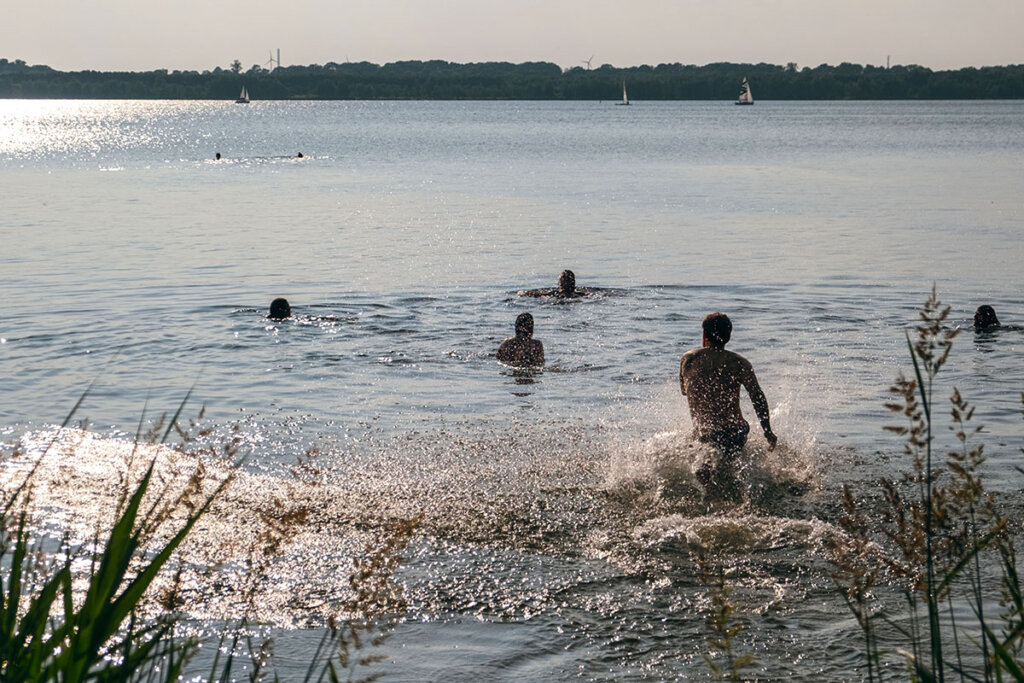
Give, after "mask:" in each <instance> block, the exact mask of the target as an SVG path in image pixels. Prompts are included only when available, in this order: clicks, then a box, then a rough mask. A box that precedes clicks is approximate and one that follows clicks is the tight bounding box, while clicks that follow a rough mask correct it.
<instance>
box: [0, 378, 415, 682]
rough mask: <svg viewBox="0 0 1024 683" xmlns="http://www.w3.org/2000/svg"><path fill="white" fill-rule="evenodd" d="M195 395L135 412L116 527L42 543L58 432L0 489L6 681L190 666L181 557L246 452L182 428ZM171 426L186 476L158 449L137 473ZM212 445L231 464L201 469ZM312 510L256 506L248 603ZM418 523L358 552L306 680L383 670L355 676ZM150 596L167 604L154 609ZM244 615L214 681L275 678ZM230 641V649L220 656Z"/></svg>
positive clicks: (1, 641)
mask: <svg viewBox="0 0 1024 683" xmlns="http://www.w3.org/2000/svg"><path fill="white" fill-rule="evenodd" d="M190 393H191V392H190ZM87 394H88V390H87V391H86V392H85V393H84V394H83V396H82V398H81V399H79V401H78V403H77V404H76V405H75V408H74V409H73V410H72V411H71V413H69V415H68V416H67V418H66V419H65V420H64V423H63V424H62V425H61V429H60V430H58V432H56V433H57V434H60V433H62V432H63V431H64V429H65V428H67V426H68V424H69V423H70V421H71V419H72V416H73V415H74V414H75V412H76V411H77V410H78V408H79V406H80V405H81V404H82V401H83V400H84V398H85V396H86V395H87ZM188 399H189V396H188V395H186V397H185V399H184V400H183V401H182V402H181V405H179V407H178V409H177V411H176V412H175V414H174V415H173V416H172V417H171V418H170V419H169V420H167V419H166V417H165V418H161V419H160V420H158V421H157V422H156V424H155V425H154V426H153V427H151V428H150V429H149V430H148V431H147V432H146V433H145V434H143V429H142V425H143V424H144V423H145V417H144V415H143V418H142V419H140V422H139V425H140V426H139V429H138V433H137V435H136V440H135V449H134V450H133V452H132V454H131V456H130V457H129V473H128V474H127V475H123V476H122V480H121V486H122V494H121V496H120V498H119V500H118V503H117V506H116V513H115V515H114V520H113V522H112V524H111V526H110V529H109V531H107V532H106V533H102V534H101V533H100V532H99V531H97V532H96V533H95V534H94V536H93V538H92V539H91V541H90V542H87V543H78V544H76V543H73V542H72V540H71V538H70V534H67V533H66V534H65V536H64V538H63V541H62V542H61V543H60V547H59V549H58V550H57V551H54V548H53V547H52V545H53V544H52V543H50V546H49V547H48V546H45V544H44V540H43V539H42V538H40V537H37V536H36V535H35V533H34V530H33V518H32V493H33V481H34V479H35V478H36V476H37V473H38V472H39V468H40V465H41V464H42V462H43V460H44V459H45V458H46V457H47V456H48V454H49V452H50V450H51V449H52V448H53V445H54V443H55V442H56V439H57V436H55V437H54V438H53V439H52V440H51V441H50V442H49V444H48V445H47V446H46V448H45V449H44V452H43V454H42V455H41V456H39V458H38V459H37V460H36V462H35V463H34V464H33V465H32V466H31V467H30V468H29V470H28V472H27V473H26V474H25V475H24V476H23V477H22V478H21V479H20V480H19V481H17V482H14V483H11V484H9V485H8V489H10V490H9V491H5V492H4V493H3V498H2V499H0V681H28V680H32V681H62V682H68V683H73V682H77V681H161V680H162V681H174V680H179V678H180V677H181V676H182V674H183V672H185V671H186V666H187V665H188V663H189V662H190V661H191V660H192V659H193V657H194V656H195V654H196V653H197V651H198V648H199V642H198V641H197V639H196V638H194V637H186V638H183V637H179V636H177V635H176V634H177V633H178V632H179V629H178V627H179V625H180V624H181V621H182V620H183V619H184V615H183V614H181V612H180V608H179V606H180V605H181V604H182V600H180V586H181V585H182V569H181V567H180V566H179V567H177V568H176V567H175V566H174V562H175V559H174V558H175V556H176V552H177V551H178V550H179V549H180V548H181V546H182V544H183V543H185V542H186V539H187V538H188V537H189V536H190V534H191V533H192V532H193V530H194V529H195V528H196V525H197V523H198V522H199V521H200V520H201V519H202V518H203V517H204V516H205V515H207V514H208V512H209V511H210V509H211V506H213V505H214V503H215V501H217V500H218V499H220V498H222V496H223V493H224V492H225V491H226V490H227V488H228V487H229V486H230V485H231V483H232V481H233V480H234V479H235V478H236V472H237V466H238V465H239V464H240V462H241V459H240V458H239V457H238V446H239V443H240V440H239V439H238V438H237V436H236V437H235V438H231V439H229V440H228V441H227V443H223V444H220V445H218V446H201V447H197V446H195V444H196V443H197V442H198V441H199V440H200V438H201V437H206V436H209V432H208V431H206V430H204V429H202V428H201V427H199V423H198V422H192V423H191V424H190V426H188V427H187V428H183V427H182V426H181V422H180V420H181V414H182V411H183V409H184V408H185V405H186V403H187V401H188ZM201 417H202V413H201V412H200V418H201ZM172 435H177V436H178V437H179V440H180V443H177V444H176V445H175V446H176V447H177V448H180V449H185V448H186V447H190V450H189V453H190V454H191V455H194V456H196V458H195V462H196V467H195V470H194V472H192V474H191V475H190V476H189V477H187V480H186V481H185V482H184V484H180V483H179V484H177V485H175V484H173V483H172V482H169V481H163V480H161V479H160V477H159V476H158V474H157V471H156V459H154V460H153V461H151V462H149V463H148V464H146V465H145V466H144V468H143V469H142V471H141V474H140V475H139V476H138V477H137V478H136V477H133V476H132V473H131V470H132V468H133V464H134V461H135V460H136V456H137V454H138V452H139V450H140V445H141V444H143V443H145V442H153V443H157V444H161V445H163V446H164V447H169V445H168V439H170V438H171V437H172ZM21 454H22V453H21V447H20V446H14V447H13V448H11V449H5V452H4V453H3V454H2V455H3V456H5V457H16V456H19V455H21ZM210 456H213V458H215V459H216V461H217V463H218V464H220V465H223V464H225V463H226V464H228V465H229V466H228V467H226V468H224V467H215V468H208V467H205V466H204V465H203V463H204V461H209V460H210ZM311 469H315V468H314V467H313V466H312V465H310V464H309V462H308V461H303V462H300V466H299V468H297V472H298V470H301V472H298V473H297V474H296V476H297V477H300V476H301V477H305V478H306V479H309V478H310V477H312V478H314V479H315V478H317V477H316V476H315V473H314V475H310V470H311ZM215 471H216V472H218V474H214V472H215ZM307 514H308V510H307V509H305V508H303V506H302V504H300V505H298V506H297V507H296V506H286V505H284V504H278V505H276V506H272V507H271V508H270V509H269V510H268V511H264V512H261V514H260V515H259V522H258V523H259V524H260V528H261V531H260V532H259V534H258V535H257V542H256V543H255V544H254V545H253V546H252V547H251V548H250V549H249V558H248V561H247V569H248V570H249V571H248V572H247V575H248V576H249V577H251V581H250V584H251V585H248V586H247V587H245V589H244V590H243V598H245V602H244V603H243V604H249V605H252V604H254V603H255V600H256V598H255V593H256V589H255V587H256V585H257V583H258V582H259V581H260V580H261V579H262V578H265V576H266V568H267V567H268V566H269V564H270V563H271V562H273V560H274V558H275V557H276V556H278V554H279V553H280V552H281V551H282V549H283V548H284V546H285V545H286V544H287V542H288V539H289V538H290V537H291V536H292V535H293V534H294V533H295V532H296V531H297V530H298V528H299V527H300V526H301V525H302V524H303V523H304V522H305V520H306V517H307ZM417 523H418V520H410V521H405V522H400V523H396V524H395V525H393V527H392V528H390V529H388V530H387V531H386V533H385V534H384V536H383V538H382V540H380V541H379V543H378V544H377V545H376V546H374V547H370V548H367V550H366V553H365V555H364V556H363V557H360V558H357V561H356V568H355V570H354V572H353V574H352V575H351V578H350V586H351V589H352V594H353V597H352V598H351V599H350V600H349V601H347V602H346V603H345V604H344V605H341V606H340V607H339V609H338V616H337V617H335V618H332V619H331V620H330V624H329V625H328V628H326V629H325V636H324V641H323V643H322V644H321V649H320V651H318V652H317V655H316V656H315V657H314V658H313V659H312V660H311V662H310V665H309V670H308V672H307V675H306V680H316V681H320V680H324V679H325V678H327V679H329V680H331V681H336V680H349V681H368V680H374V679H375V678H376V677H377V676H378V675H379V674H372V675H368V676H363V677H362V678H360V677H359V675H360V672H362V671H365V670H366V669H365V667H368V666H370V665H371V664H373V663H376V662H377V661H379V660H380V657H379V656H378V655H374V654H372V653H370V654H367V653H366V650H368V649H369V648H373V647H376V646H378V645H380V644H381V643H382V642H383V638H384V637H386V634H387V627H388V623H389V622H388V616H387V615H388V614H389V611H388V610H389V609H392V608H394V605H395V604H398V603H399V602H400V591H399V589H398V588H397V587H396V585H395V584H394V582H393V581H392V576H393V573H394V571H395V570H396V568H397V567H398V566H399V563H400V561H401V557H402V555H401V554H402V551H403V550H404V548H405V546H406V544H407V543H408V541H409V539H410V538H411V535H412V533H413V531H414V530H415V528H416V525H417ZM168 575H170V581H169V582H168V581H164V583H167V584H168V587H166V588H164V589H162V590H158V588H157V582H156V579H157V577H158V576H164V577H165V579H166V578H167V577H168ZM154 600H155V601H156V602H157V604H158V606H159V608H160V609H159V614H158V616H155V617H154V616H152V603H153V601H154ZM147 602H148V604H147ZM247 617H248V615H246V616H243V618H242V619H241V620H240V621H239V622H237V623H235V624H234V625H233V626H231V625H228V626H225V627H224V629H223V631H222V634H221V636H220V643H219V646H218V648H217V655H216V656H215V657H214V661H213V665H212V667H211V669H210V670H209V674H208V679H209V680H231V679H233V678H235V677H237V676H238V674H237V673H236V672H237V669H238V668H240V667H243V666H244V668H245V669H246V671H245V672H244V673H243V674H242V675H243V676H244V677H245V678H248V679H249V680H251V681H261V680H277V675H276V673H274V665H273V643H272V641H271V640H269V639H263V640H258V639H254V638H253V637H252V636H251V635H250V634H249V632H248V628H247V626H248V618H247ZM229 643H230V644H229ZM221 652H226V656H225V657H223V658H222V657H221Z"/></svg>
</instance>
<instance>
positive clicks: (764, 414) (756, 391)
mask: <svg viewBox="0 0 1024 683" xmlns="http://www.w3.org/2000/svg"><path fill="white" fill-rule="evenodd" d="M744 370H745V372H744V379H743V386H745V387H746V388H747V393H748V394H749V395H750V402H751V403H753V404H754V412H755V413H757V419H759V420H760V421H761V429H762V430H763V431H764V438H765V439H766V440H767V441H768V450H771V449H773V448H775V444H776V443H778V441H779V437H777V436H775V432H773V431H772V424H771V415H769V413H768V399H767V398H765V395H764V392H763V391H762V390H761V385H760V384H758V383H757V376H756V375H754V369H753V367H751V366H750V363H745V364H744Z"/></svg>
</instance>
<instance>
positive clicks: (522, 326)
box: [516, 313, 533, 336]
mask: <svg viewBox="0 0 1024 683" xmlns="http://www.w3.org/2000/svg"><path fill="white" fill-rule="evenodd" d="M520 333H522V334H533V316H532V315H530V314H529V313H520V314H519V317H517V318H516V335H517V336H518V335H519V334H520Z"/></svg>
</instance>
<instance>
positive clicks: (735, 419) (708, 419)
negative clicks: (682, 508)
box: [679, 313, 778, 489]
mask: <svg viewBox="0 0 1024 683" xmlns="http://www.w3.org/2000/svg"><path fill="white" fill-rule="evenodd" d="M702 327H703V329H704V334H703V346H702V347H701V348H699V349H693V350H691V351H687V352H686V354H684V355H683V359H682V361H680V363H679V389H680V391H682V393H683V396H685V397H686V400H687V402H688V403H689V406H690V419H691V421H692V422H693V428H694V436H695V437H696V439H697V441H700V442H701V443H706V444H709V445H711V446H713V447H714V448H715V449H716V450H717V451H718V452H719V453H718V455H719V459H718V462H717V463H716V462H710V463H708V464H706V465H704V466H702V467H701V468H700V470H698V472H697V479H698V480H699V481H700V482H701V484H703V485H704V487H705V489H707V488H708V487H709V486H710V485H712V484H714V483H716V481H717V480H719V479H720V475H727V474H728V473H729V472H730V470H731V469H732V467H733V465H734V463H735V460H736V456H737V455H739V453H740V451H741V450H742V449H743V446H744V445H745V444H746V443H747V434H748V433H749V432H750V425H749V424H747V421H746V420H744V419H743V413H742V412H741V411H740V387H741V386H742V387H745V388H746V390H747V393H748V394H749V395H750V400H751V402H752V403H753V404H754V410H755V412H756V413H757V417H758V419H760V421H761V429H762V430H764V438H765V439H767V440H768V449H769V450H771V449H773V448H775V444H776V443H777V442H778V437H776V436H775V434H774V432H772V427H771V420H770V416H769V413H768V400H767V399H766V398H765V395H764V392H763V391H762V390H761V386H760V385H759V384H758V383H757V377H756V376H755V375H754V368H753V367H752V366H751V365H750V361H748V360H747V359H746V358H744V357H743V356H741V355H739V354H738V353H733V352H732V351H726V350H725V345H726V343H728V341H729V338H730V337H731V336H732V322H731V321H730V320H729V317H728V316H727V315H725V314H724V313H712V314H711V315H709V316H707V317H706V318H704V322H703V323H702Z"/></svg>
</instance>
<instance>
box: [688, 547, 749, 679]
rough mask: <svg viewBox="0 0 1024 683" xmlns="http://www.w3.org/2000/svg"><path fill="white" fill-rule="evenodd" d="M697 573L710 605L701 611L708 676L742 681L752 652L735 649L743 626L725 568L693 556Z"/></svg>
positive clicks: (700, 556)
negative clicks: (703, 620)
mask: <svg viewBox="0 0 1024 683" xmlns="http://www.w3.org/2000/svg"><path fill="white" fill-rule="evenodd" d="M697 576H698V579H699V580H700V582H701V583H702V584H703V585H704V586H705V587H706V588H707V589H708V597H709V599H710V604H709V606H708V609H707V611H706V614H705V622H704V623H705V628H706V631H705V633H706V636H705V639H706V640H707V643H708V645H709V646H710V648H711V654H706V655H704V661H705V662H706V663H707V665H708V668H709V669H711V673H712V675H713V676H714V677H715V678H716V679H717V680H721V681H744V680H747V678H746V677H745V676H744V675H743V670H744V669H747V668H749V667H751V666H753V665H754V663H755V662H754V655H753V653H751V652H743V651H740V650H739V649H738V645H737V642H736V641H737V639H738V637H739V636H740V634H741V633H742V632H743V630H744V629H745V625H744V623H743V621H742V619H740V618H739V617H738V616H737V615H736V603H735V602H734V601H733V600H732V598H731V596H730V589H729V584H728V582H727V581H726V579H725V569H724V568H723V567H721V566H715V567H712V565H711V564H710V562H709V561H708V559H707V558H705V557H703V556H702V555H698V556H697Z"/></svg>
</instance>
